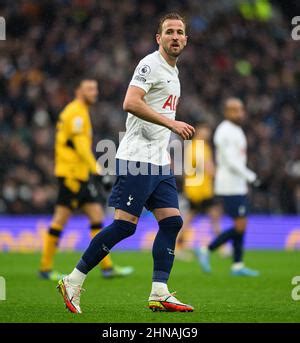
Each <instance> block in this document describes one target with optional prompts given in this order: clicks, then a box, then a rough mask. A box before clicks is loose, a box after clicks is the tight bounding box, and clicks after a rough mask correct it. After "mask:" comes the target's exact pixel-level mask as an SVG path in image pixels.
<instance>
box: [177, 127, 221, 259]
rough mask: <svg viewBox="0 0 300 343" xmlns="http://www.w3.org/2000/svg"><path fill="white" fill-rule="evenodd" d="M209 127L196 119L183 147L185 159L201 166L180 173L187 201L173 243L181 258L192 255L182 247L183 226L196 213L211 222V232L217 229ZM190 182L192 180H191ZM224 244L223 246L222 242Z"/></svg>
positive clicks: (187, 226) (184, 232)
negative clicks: (192, 171)
mask: <svg viewBox="0 0 300 343" xmlns="http://www.w3.org/2000/svg"><path fill="white" fill-rule="evenodd" d="M211 134H212V129H211V127H210V125H209V123H208V122H206V121H199V122H198V123H197V124H196V126H195V134H194V136H193V139H192V141H191V143H190V144H189V145H188V146H187V148H186V150H185V159H188V161H190V163H191V164H192V166H193V167H195V166H199V167H200V168H202V167H203V170H198V173H195V174H194V175H184V195H185V197H186V199H187V200H188V202H189V210H188V211H187V213H186V215H185V218H184V224H183V227H182V229H181V231H180V233H179V236H178V239H177V246H176V257H177V258H179V259H181V260H186V261H188V260H191V259H192V257H193V255H192V254H191V253H189V252H188V251H186V250H185V243H186V241H187V238H186V237H187V234H188V232H187V230H188V229H189V227H190V224H191V222H192V221H193V219H194V217H195V216H196V215H197V214H207V215H208V216H209V219H210V222H211V228H212V231H213V233H214V235H215V236H218V235H219V234H220V233H221V226H220V217H221V215H222V207H221V205H220V203H219V202H218V201H217V199H216V198H215V197H214V184H213V183H214V175H215V165H214V161H213V153H212V148H211V143H210V139H211ZM197 140H198V141H203V143H204V145H203V148H204V150H203V154H202V155H201V156H197V154H196V142H197ZM197 158H200V159H202V163H197V162H199V161H197ZM191 183H192V184H191ZM224 248H225V246H224Z"/></svg>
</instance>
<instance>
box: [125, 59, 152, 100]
mask: <svg viewBox="0 0 300 343" xmlns="http://www.w3.org/2000/svg"><path fill="white" fill-rule="evenodd" d="M156 81H157V80H156V78H155V63H153V61H151V60H150V59H149V58H144V59H142V60H141V61H140V63H139V64H138V66H137V67H136V68H135V71H134V73H133V76H132V79H131V81H130V83H129V85H130V86H136V87H139V88H142V89H143V90H144V91H145V92H146V93H148V91H149V89H150V88H151V87H152V86H153V85H154V83H155V82H156Z"/></svg>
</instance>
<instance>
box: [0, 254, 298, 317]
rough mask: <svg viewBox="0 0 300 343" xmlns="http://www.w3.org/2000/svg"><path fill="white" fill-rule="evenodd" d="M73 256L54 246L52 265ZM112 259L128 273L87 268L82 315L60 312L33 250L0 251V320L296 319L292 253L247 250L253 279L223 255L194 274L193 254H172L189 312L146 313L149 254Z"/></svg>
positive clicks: (63, 266) (66, 267)
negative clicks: (1, 293)
mask: <svg viewBox="0 0 300 343" xmlns="http://www.w3.org/2000/svg"><path fill="white" fill-rule="evenodd" d="M79 256H80V255H79V254H77V253H60V254H58V255H57V257H56V266H57V269H59V270H61V271H65V272H68V271H70V270H71V267H73V266H74V265H75V263H76V262H77V260H78V257H79ZM114 261H115V262H116V263H118V264H123V265H133V266H134V267H135V269H136V271H135V274H134V275H132V276H130V277H128V278H125V279H113V280H104V279H102V278H101V277H100V276H99V270H98V269H96V270H94V271H92V272H91V273H90V275H89V277H88V279H87V281H86V283H85V288H86V292H85V293H84V294H83V296H82V310H83V311H84V313H83V314H82V315H74V314H71V313H68V312H67V311H66V310H65V308H64V306H63V304H62V299H61V297H60V296H59V294H58V292H57V290H56V288H55V286H56V284H55V283H54V282H49V281H45V280H40V279H38V278H37V273H36V269H37V266H38V264H39V255H38V254H11V253H2V254H0V275H2V276H4V277H5V279H6V287H7V300H6V301H0V322H51V323H57V322H72V323H76V322H106V323H113V322H152V323H155V322H300V316H299V310H300V302H299V301H298V302H297V301H293V300H292V299H291V290H292V287H293V286H292V285H291V279H292V277H293V276H295V275H300V268H299V266H300V264H299V261H300V253H299V252H275V251H272V252H265V251H264V252H247V255H246V262H248V264H249V266H253V267H255V268H257V269H259V270H260V271H261V273H262V275H261V276H260V277H258V278H237V277H232V276H230V275H229V267H230V260H229V259H221V258H220V257H218V256H217V255H214V256H213V260H212V262H213V274H212V275H210V276H208V275H204V274H202V272H201V271H200V269H199V266H198V264H197V263H196V261H194V262H191V263H187V262H181V261H176V263H175V265H174V269H173V273H172V276H171V279H170V282H169V288H170V290H176V291H177V295H178V298H179V299H180V300H181V301H184V302H187V303H190V304H192V305H194V307H195V311H194V312H193V313H153V312H151V311H150V310H148V309H147V307H146V305H147V297H148V295H149V290H150V285H151V269H152V260H151V254H150V253H148V252H126V253H118V252H116V253H114Z"/></svg>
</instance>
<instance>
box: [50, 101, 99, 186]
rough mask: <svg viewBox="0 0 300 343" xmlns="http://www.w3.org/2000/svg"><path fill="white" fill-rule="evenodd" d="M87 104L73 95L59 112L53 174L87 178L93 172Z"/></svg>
mask: <svg viewBox="0 0 300 343" xmlns="http://www.w3.org/2000/svg"><path fill="white" fill-rule="evenodd" d="M96 172H97V169H96V159H95V157H94V155H93V153H92V126H91V121H90V115H89V108H88V106H87V105H86V104H85V103H83V102H82V101H80V100H78V99H75V100H74V101H72V102H70V103H69V104H68V105H67V106H66V107H65V108H64V110H63V111H62V112H61V113H60V115H59V119H58V122H57V126H56V137H55V176H57V177H62V178H66V179H68V180H80V181H87V180H88V179H89V176H90V174H96Z"/></svg>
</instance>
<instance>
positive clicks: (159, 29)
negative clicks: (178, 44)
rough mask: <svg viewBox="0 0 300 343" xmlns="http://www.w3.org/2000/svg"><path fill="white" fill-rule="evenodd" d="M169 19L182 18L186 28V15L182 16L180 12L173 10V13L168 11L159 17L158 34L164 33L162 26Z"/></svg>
mask: <svg viewBox="0 0 300 343" xmlns="http://www.w3.org/2000/svg"><path fill="white" fill-rule="evenodd" d="M169 19H176V20H181V21H182V22H183V24H184V27H185V29H186V20H185V18H184V17H182V16H181V15H180V14H179V13H176V12H171V13H167V14H165V15H164V16H162V17H161V18H160V19H159V24H158V29H157V33H158V34H161V33H162V26H163V23H164V22H165V21H166V20H169Z"/></svg>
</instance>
